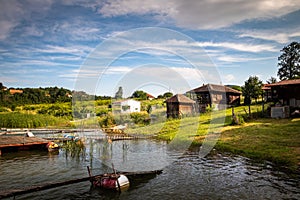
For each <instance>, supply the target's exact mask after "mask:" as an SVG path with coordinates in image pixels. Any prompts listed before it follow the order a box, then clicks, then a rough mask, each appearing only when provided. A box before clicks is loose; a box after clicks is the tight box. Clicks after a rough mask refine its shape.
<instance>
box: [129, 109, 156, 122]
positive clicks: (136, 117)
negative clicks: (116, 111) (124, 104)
mask: <svg viewBox="0 0 300 200" xmlns="http://www.w3.org/2000/svg"><path fill="white" fill-rule="evenodd" d="M130 118H131V119H132V120H133V122H134V123H135V124H140V125H148V124H150V121H151V119H150V116H149V114H148V113H147V112H146V111H143V112H134V113H131V114H130Z"/></svg>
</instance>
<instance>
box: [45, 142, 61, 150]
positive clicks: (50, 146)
mask: <svg viewBox="0 0 300 200" xmlns="http://www.w3.org/2000/svg"><path fill="white" fill-rule="evenodd" d="M47 148H48V151H49V152H55V151H58V150H59V146H58V144H56V143H54V142H49V143H48V144H47Z"/></svg>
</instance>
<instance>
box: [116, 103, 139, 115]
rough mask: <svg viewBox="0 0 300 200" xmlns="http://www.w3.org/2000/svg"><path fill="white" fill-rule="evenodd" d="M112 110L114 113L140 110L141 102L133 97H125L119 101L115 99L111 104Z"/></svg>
mask: <svg viewBox="0 0 300 200" xmlns="http://www.w3.org/2000/svg"><path fill="white" fill-rule="evenodd" d="M112 107H113V112H115V113H122V114H125V113H133V112H140V111H141V102H139V101H136V100H133V99H125V100H121V101H115V102H113V104H112Z"/></svg>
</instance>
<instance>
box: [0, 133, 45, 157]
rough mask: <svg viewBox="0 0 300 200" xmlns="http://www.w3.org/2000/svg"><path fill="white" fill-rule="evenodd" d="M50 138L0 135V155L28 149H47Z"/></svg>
mask: <svg viewBox="0 0 300 200" xmlns="http://www.w3.org/2000/svg"><path fill="white" fill-rule="evenodd" d="M48 142H49V141H48V140H45V139H42V138H39V137H27V136H25V135H24V136H16V135H14V136H4V135H2V136H0V155H1V154H2V153H3V152H10V151H18V150H28V149H45V150H47V148H46V145H47V144H48Z"/></svg>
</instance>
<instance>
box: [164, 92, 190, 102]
mask: <svg viewBox="0 0 300 200" xmlns="http://www.w3.org/2000/svg"><path fill="white" fill-rule="evenodd" d="M166 102H167V103H190V104H193V103H195V101H194V100H192V99H190V98H188V97H186V96H184V95H183V94H176V95H174V96H172V97H170V98H169V99H167V100H166Z"/></svg>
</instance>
